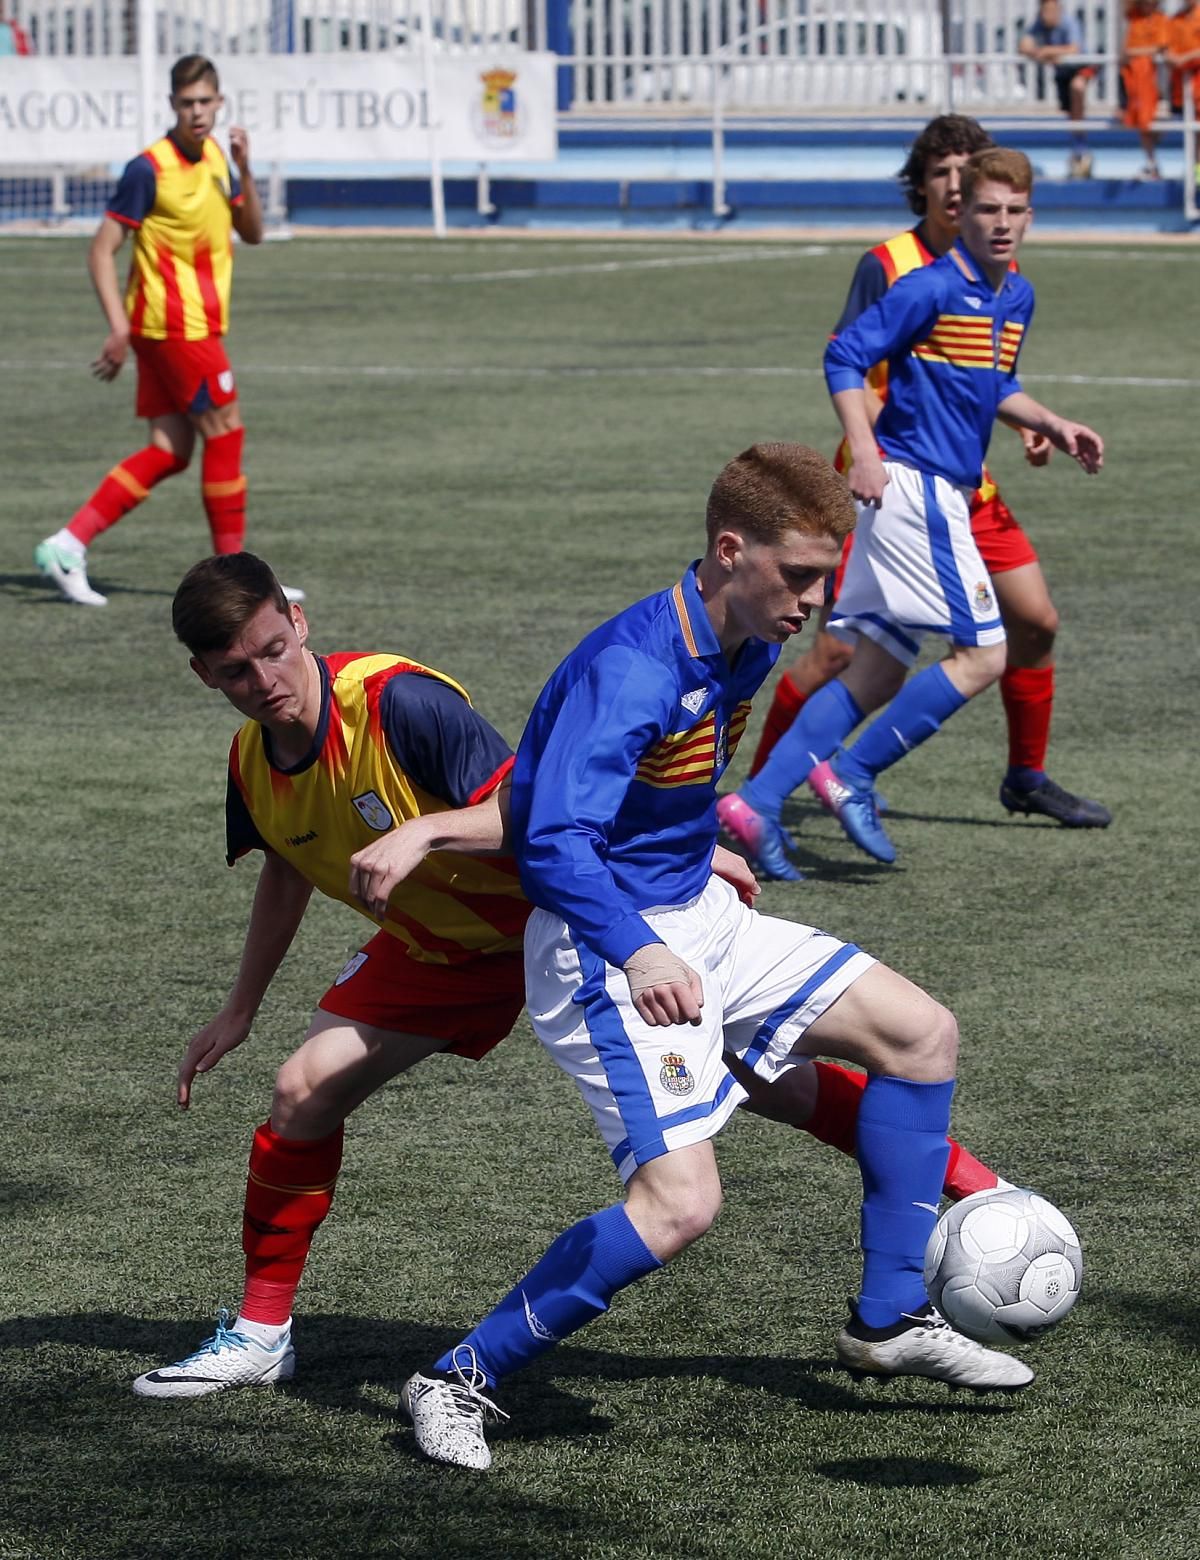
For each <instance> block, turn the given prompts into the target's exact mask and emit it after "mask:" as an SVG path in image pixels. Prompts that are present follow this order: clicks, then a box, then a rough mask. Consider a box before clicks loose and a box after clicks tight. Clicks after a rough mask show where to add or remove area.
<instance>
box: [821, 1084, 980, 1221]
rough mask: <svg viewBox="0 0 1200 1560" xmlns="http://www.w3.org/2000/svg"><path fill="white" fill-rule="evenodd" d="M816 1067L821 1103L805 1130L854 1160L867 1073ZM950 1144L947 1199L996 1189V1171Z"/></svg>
mask: <svg viewBox="0 0 1200 1560" xmlns="http://www.w3.org/2000/svg"><path fill="white" fill-rule="evenodd" d="M813 1067H814V1068H815V1069H816V1074H817V1102H816V1104H815V1105H814V1106H813V1112H812V1115H811V1116H810V1117H809V1118H808V1120H807V1121H806V1122H805V1123H804V1126H803V1128H802V1129H801V1130H802V1131H804V1132H809V1133H811V1134H812V1136H813V1137H815V1138H817V1139H818V1140H819V1141H820V1142H822V1143H828V1144H829V1145H830V1147H831V1148H836V1149H840V1150H841V1152H842V1153H843V1154H849V1155H850V1157H851V1158H854V1157H855V1145H856V1142H857V1138H858V1107H859V1106H860V1105H861V1104H862V1095H863V1090H864V1089H865V1088H866V1086H867V1074H866V1073H864V1072H850V1071H849V1070H848V1069H847V1068H845V1067H839V1066H838V1065H837V1064H836V1063H835V1062H814V1063H813ZM949 1141H950V1161H949V1163H948V1164H947V1166H946V1181H945V1186H944V1188H943V1190H944V1191H945V1193H946V1196H947V1197H952V1198H953V1199H954V1200H955V1202H959V1201H961V1199H962V1198H964V1197H969V1196H970V1195H971V1193H972V1192H982V1191H988V1190H990V1189H991V1188H992V1187H993V1186H995V1184H996V1181H997V1179H998V1178H997V1175H996V1172H995V1171H994V1170H989V1169H988V1167H987V1165H985V1164H984V1163H983V1162H982V1161H981V1160H978V1159H976V1158H975V1155H974V1154H972V1153H971V1152H970V1151H969V1150H968V1149H965V1148H964V1147H963V1146H962V1144H961V1143H957V1142H955V1140H954V1139H953V1138H951V1139H950V1140H949Z"/></svg>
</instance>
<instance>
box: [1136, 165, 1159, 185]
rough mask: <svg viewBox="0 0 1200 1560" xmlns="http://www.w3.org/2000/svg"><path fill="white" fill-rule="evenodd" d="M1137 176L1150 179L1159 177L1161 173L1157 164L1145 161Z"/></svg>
mask: <svg viewBox="0 0 1200 1560" xmlns="http://www.w3.org/2000/svg"><path fill="white" fill-rule="evenodd" d="M1138 178H1139V179H1145V180H1150V181H1154V180H1158V179H1161V178H1162V174H1161V173H1160V172H1159V169H1158V164H1157V163H1147V164H1146V166H1145V167H1144V168H1142V169H1141V170H1140V171H1139V173H1138Z"/></svg>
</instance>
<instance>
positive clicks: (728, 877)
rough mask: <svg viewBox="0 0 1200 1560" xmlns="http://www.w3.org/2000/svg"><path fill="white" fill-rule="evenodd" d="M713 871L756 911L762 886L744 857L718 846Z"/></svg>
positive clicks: (714, 853) (715, 851)
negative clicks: (755, 903)
mask: <svg viewBox="0 0 1200 1560" xmlns="http://www.w3.org/2000/svg"><path fill="white" fill-rule="evenodd" d="M712 869H713V872H714V873H715V874H716V876H717V877H719V878H723V879H724V880H725V882H726V883H728V884H729V885H730V887H731V888H734V889H736V890H737V896H738V898H739V899H740V900H741V901H742V903H743V904H744V905H748V906H749V907H750V909H751V910H753V909H754V901H755V900H756V899H757V898H758V896H759V894H760V893H761V892H762V885H761V884H760V883H759V881H758V879H757V878H756V877H755V876H754V871H753V869H752V868H751V866H750V863H749V862H748V861H747V860H746V858H745V857H744V856H739V855H738V854H737V852H736V851H732V850H726V849H725V847H724V845H718V846H717V848H716V849H715V850H714V851H713V859H712Z"/></svg>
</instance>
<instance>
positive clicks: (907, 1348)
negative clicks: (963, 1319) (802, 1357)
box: [834, 1306, 1033, 1392]
mask: <svg viewBox="0 0 1200 1560" xmlns="http://www.w3.org/2000/svg"><path fill="white" fill-rule="evenodd" d="M905 1323H907V1324H908V1325H907V1326H906V1325H904V1324H905ZM834 1347H835V1349H836V1350H837V1357H838V1362H839V1364H841V1365H842V1366H844V1367H845V1369H846V1370H848V1371H849V1372H850V1374H851V1375H852V1376H855V1377H858V1378H861V1377H863V1376H928V1377H929V1378H930V1379H931V1380H932V1381H944V1382H946V1383H947V1384H948V1385H949V1386H952V1387H970V1388H972V1390H973V1391H975V1392H1018V1391H1020V1389H1021V1388H1022V1387H1027V1386H1028V1385H1029V1383H1030V1382H1031V1381H1032V1380H1033V1372H1032V1371H1031V1370H1030V1368H1029V1366H1028V1365H1026V1364H1025V1363H1024V1361H1022V1360H1016V1359H1014V1358H1013V1357H1012V1355H1011V1354H1001V1353H1000V1352H999V1351H998V1350H996V1349H985V1348H984V1346H983V1344H981V1343H976V1342H975V1341H974V1339H973V1338H966V1337H964V1336H963V1334H962V1333H959V1332H955V1331H954V1329H953V1327H951V1325H950V1323H949V1322H948V1321H947V1320H946V1319H945V1317H944V1316H942V1315H941V1314H940V1313H939V1312H938V1311H936V1310H935V1309H934V1307H933V1306H930V1307H929V1309H928V1311H925V1312H923V1313H921V1314H920V1315H917V1316H910V1315H907V1314H906V1315H905V1316H904V1317H903V1318H902V1319H901V1322H900V1323H898V1324H897V1326H896V1327H867V1326H866V1325H865V1324H864V1323H862V1322H860V1321H859V1319H858V1317H857V1316H853V1315H852V1317H851V1320H850V1322H849V1324H848V1325H847V1326H846V1327H843V1328H842V1330H841V1332H840V1333H838V1335H837V1339H836V1340H835V1343H834Z"/></svg>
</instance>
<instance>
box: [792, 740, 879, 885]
mask: <svg viewBox="0 0 1200 1560" xmlns="http://www.w3.org/2000/svg"><path fill="white" fill-rule="evenodd" d="M808 786H809V790H810V791H812V793H813V795H814V796H815V797H816V798H817V800H818V801H819V802H821V803H822V805H823V806H825V807H827V808H828V809H829V811H830V812H831V813H832V814H833V815H834V817H835V818H836V819H837V821H838V822H839V823H840V824H841V826H842V828H843V829H844V830H845V831H846V834H847V836H848V837H849V838H850V839H851V840H853V842H854V843H855V844H856V845H857V846H858V848H859V850H865V851H866V853H867V855H868V856H874V858H875V860H876V861H883V862H886V863H888V864H889V865H890V864H891V863H892V862H893V861H895V859H896V847H895V846H894V845H893V844H892V842H891V840H890V839H889V838H888V835H887V830H886V829H885V828H884V827H883V825H882V824H881V823H880V821H879V808H878V805H877V803H876V801H875V793H874V791H871V790H866V791H853V790H851V788H850V787H849V786H848V785H847V784H846V783H845V781H844V780H843V779H842V778H841V776H840V775H839V774H838V772H837V770H836V769H835V768H834V767H833V765H832V764H831V763H830V762H829V761H828V760H826V761H825V762H824V763H822V764H818V765H817V766H816V768H815V769H811V770H809V774H808Z"/></svg>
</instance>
